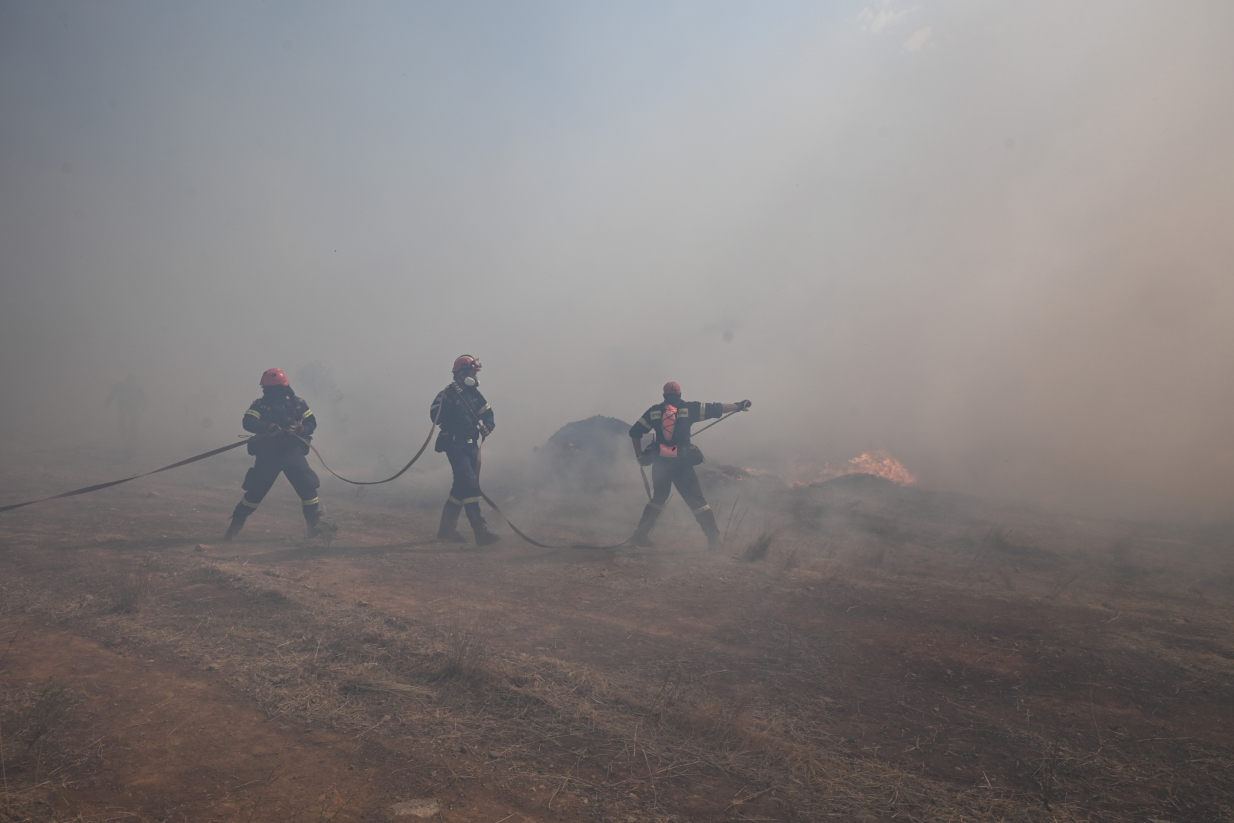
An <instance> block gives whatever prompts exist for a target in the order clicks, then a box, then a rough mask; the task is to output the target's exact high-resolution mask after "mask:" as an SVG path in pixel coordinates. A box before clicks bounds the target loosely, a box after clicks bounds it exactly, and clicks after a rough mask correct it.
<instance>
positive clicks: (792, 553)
mask: <svg viewBox="0 0 1234 823" xmlns="http://www.w3.org/2000/svg"><path fill="white" fill-rule="evenodd" d="M800 565H801V552H800V551H798V550H797V549H788V550H787V551H785V552H784V553H783V554H781V556H780V571H783V572H791V571H792V570H793V569H795V568H797V567H799V566H800Z"/></svg>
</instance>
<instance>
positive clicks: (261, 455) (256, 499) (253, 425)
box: [223, 369, 323, 540]
mask: <svg viewBox="0 0 1234 823" xmlns="http://www.w3.org/2000/svg"><path fill="white" fill-rule="evenodd" d="M260 385H261V391H262V396H261V397H260V398H258V399H257V400H254V401H253V403H252V405H251V406H249V408H248V411H246V412H245V413H244V419H243V425H244V430H245V431H249V432H252V433H253V434H255V435H257V436H256V437H253V438H250V440H249V441H248V453H249V454H251V455H254V456H255V457H256V458H257V463H256V464H255V465H254V466H253V468H251V469H249V470H248V474H246V475H245V476H244V483H243V485H242V486H241V488H243V489H244V496H243V497H242V498H240V502H239V503H237V504H236V509H235V511H233V512H232V514H231V525H230V526H228V527H227V532H226V534H224V535H223V539H224V540H231V539H232V538H234V537H235V536H236V535H237V534H239V533H240V529H242V528H244V521H245V520H246V519H248V516H249V515H250V514H252V513H253V512H254V511H256V510H257V507H258V506H259V505H260V504H261V501H262V498H264V497H265V496H266V493H267V492H269V491H270V487H271V486H273V485H274V481H275V480H277V479H278V476H279V474H285V475H287V479H288V480H290V481H291V485H292V488H294V489H295V490H296V494H298V495H299V496H300V503H301V505H302V508H303V511H304V522H305V523H306V524H307V526H308V536H309V537H319V536H321V533H322V529H321V527H322V525H323V524H322V522H321V504H320V502H319V500H318V498H317V488H318V487H319V486H320V485H321V481H320V480H319V479H318V478H317V473H316V472H314V471H313V470H312V469H311V468H309V464H308V461H307V460H306V459H305V455H307V454H308V452H309V441H310V440H312V438H313V432H314V431H315V430H316V428H317V418H316V417H314V416H313V411H312V410H311V409H310V408H309V406H308V403H306V402H304V399H303V398H300V397H296V394H295V392H293V391H292V390H291V384H290V383H289V382H288V380H287V375H286V374H284V373H283V370H282V369H267V370H266V372H265V373H264V374H262V376H261V384H260Z"/></svg>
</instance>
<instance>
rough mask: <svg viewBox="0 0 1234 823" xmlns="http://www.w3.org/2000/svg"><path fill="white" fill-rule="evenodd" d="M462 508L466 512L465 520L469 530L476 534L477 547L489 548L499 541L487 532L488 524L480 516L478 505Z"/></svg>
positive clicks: (498, 538) (495, 536)
mask: <svg viewBox="0 0 1234 823" xmlns="http://www.w3.org/2000/svg"><path fill="white" fill-rule="evenodd" d="M464 508H466V510H467V520H468V521H470V522H471V530H472V531H473V532H475V533H476V545H477V546H491V545H493V544H494V543H496V542H497V541H498V540H500V539H501V538H500V537H498V536H497V535H495V534H493V533H492V532H491V531H489V530H488V523H486V522H485V521H484V515H482V514H480V504H479V503H468V504H467V505H466V506H465V507H464Z"/></svg>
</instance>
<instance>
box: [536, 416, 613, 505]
mask: <svg viewBox="0 0 1234 823" xmlns="http://www.w3.org/2000/svg"><path fill="white" fill-rule="evenodd" d="M629 434H630V424H629V423H623V422H622V421H620V420H618V419H617V418H615V417H605V416H604V415H600V414H597V415H596V416H595V417H589V418H587V419H586V420H576V421H574V422H573V423H567V424H566V425H564V426H562V427H561V428H560V429H558V430H557V431H556V432H555V433H554V434H553V436H552V437H550V438H549V439H548V441H547V442H546V443H545V444H544V445H543V446H538V447H537V448H536V450H535V451H536V454H537V455H539V456H540V457H541V458H542V459H543V460H545V461H546V462H547V463H548V466H549V467H550V468H551V470H552V473H553V475H554V476H556V477H557V478H559V479H560V480H562V481H563V482H565V483H567V484H568V485H570V486H574V487H581V488H586V489H595V488H603V487H607V486H612V485H615V484H616V483H617V482H618V481H617V470H618V461H619V459H620V458H621V457H624V456H626V453H627V452H628V451H629V449H630V445H629V443H630V437H629ZM627 462H628V463H633V462H634V459H633V457H632V456H631V457H630V458H629V460H628V461H627ZM626 468H627V469H628V468H629V467H628V466H627V467H626Z"/></svg>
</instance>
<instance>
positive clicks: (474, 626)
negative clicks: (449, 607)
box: [437, 610, 493, 682]
mask: <svg viewBox="0 0 1234 823" xmlns="http://www.w3.org/2000/svg"><path fill="white" fill-rule="evenodd" d="M492 634H493V619H492V617H491V615H488V614H485V613H484V612H472V613H471V614H465V613H464V612H462V611H458V610H456V611H455V612H454V613H453V616H452V617H451V619H450V622H449V623H448V624H447V626H446V627H445V652H446V655H445V663H444V665H443V666H442V668H441V671H440V672H439V673H438V675H437V679H438V680H459V681H463V682H476V681H479V680H483V679H484V675H485V674H486V670H485V664H486V663H487V662H488V659H489V638H490V637H492Z"/></svg>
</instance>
